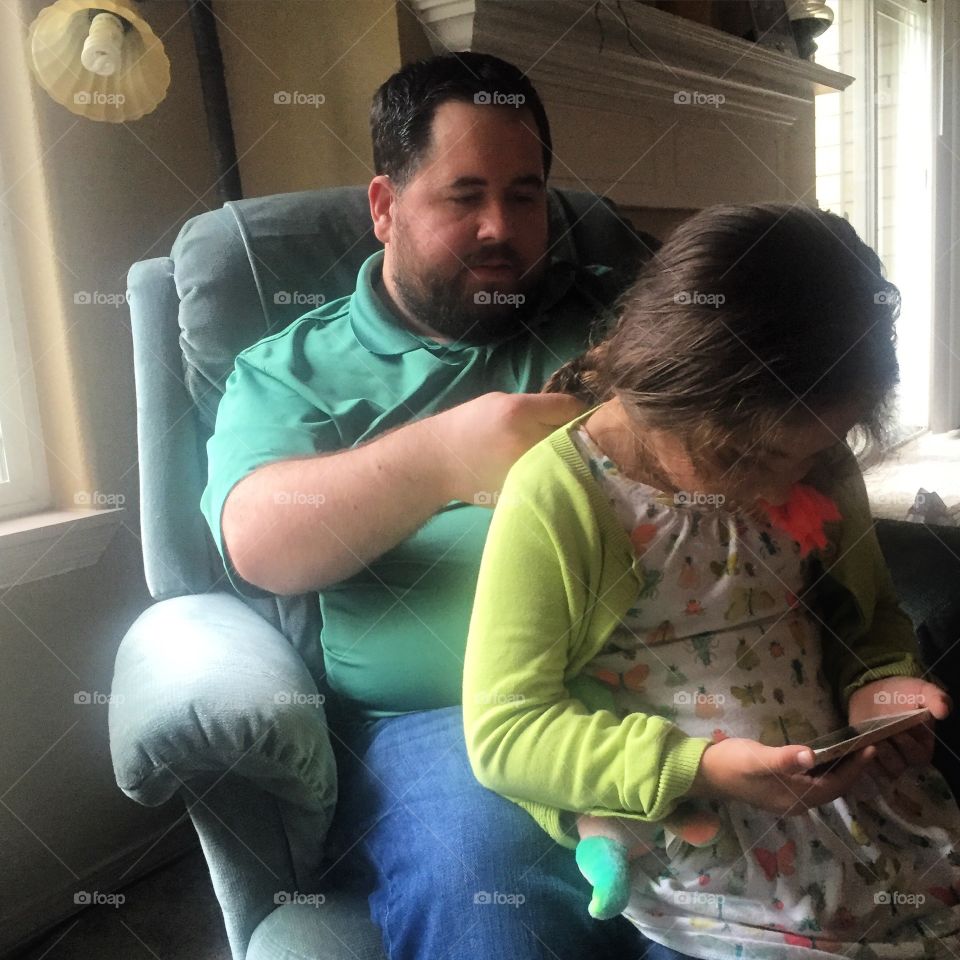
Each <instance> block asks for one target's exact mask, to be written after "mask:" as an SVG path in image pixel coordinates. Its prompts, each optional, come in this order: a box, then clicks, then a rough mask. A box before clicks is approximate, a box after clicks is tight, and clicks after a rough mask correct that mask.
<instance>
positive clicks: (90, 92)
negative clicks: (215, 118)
mask: <svg viewBox="0 0 960 960" xmlns="http://www.w3.org/2000/svg"><path fill="white" fill-rule="evenodd" d="M27 42H28V44H29V52H30V63H31V66H32V67H33V73H34V76H36V78H37V81H38V83H39V84H40V86H42V87H43V89H44V90H46V91H47V93H49V94H50V96H51V97H53V99H54V100H56V101H57V103H59V104H62V105H63V106H64V107H66V108H67V109H68V110H70V111H71V112H72V113H76V114H78V115H79V116H81V117H87V118H88V119H90V120H105V121H108V122H110V123H123V122H124V121H127V120H138V119H139V118H140V117H142V116H143V115H144V114H147V113H150V111H151V110H153V109H154V108H155V107H156V106H157V104H158V103H160V101H161V100H163V98H164V97H165V96H166V93H167V88H168V87H169V85H170V61H169V60H168V59H167V55H166V54H165V53H164V51H163V44H162V43H161V42H160V39H159V38H158V37H157V35H156V34H155V33H154V32H153V30H151V29H150V24H148V23H147V22H146V20H144V19H143V18H142V17H140V16H139V15H138V14H137V13H136V12H135V11H134V10H132V9H131V8H130V7H128V6H127V5H126V4H125V3H121V2H117V0H57V2H56V3H54V4H53V5H52V6H49V7H45V8H44V9H43V10H41V11H40V13H39V14H38V15H37V18H36V20H34V21H33V23H32V24H30V30H29V33H28V41H27Z"/></svg>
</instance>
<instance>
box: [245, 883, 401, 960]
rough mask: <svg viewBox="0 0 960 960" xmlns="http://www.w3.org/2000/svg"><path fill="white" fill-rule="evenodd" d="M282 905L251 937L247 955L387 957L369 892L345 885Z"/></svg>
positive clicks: (323, 959) (253, 959) (255, 959)
mask: <svg viewBox="0 0 960 960" xmlns="http://www.w3.org/2000/svg"><path fill="white" fill-rule="evenodd" d="M322 897H323V899H322V900H314V901H311V900H310V899H309V898H307V897H304V898H302V899H301V901H300V902H293V903H285V904H283V905H282V906H279V907H277V909H276V910H274V911H273V913H271V914H269V916H267V917H266V919H264V920H261V921H260V924H259V926H258V927H257V929H256V930H255V931H254V933H253V936H252V937H251V938H250V946H249V947H248V948H247V956H246V960H386V954H385V953H384V950H383V943H382V940H381V937H380V931H379V930H378V929H377V927H376V925H375V924H374V923H373V922H372V921H371V920H370V910H369V907H368V906H367V895H366V893H364V892H363V890H361V889H360V888H357V887H353V888H349V887H348V888H340V889H337V890H331V891H328V892H327V893H325V894H323V895H322Z"/></svg>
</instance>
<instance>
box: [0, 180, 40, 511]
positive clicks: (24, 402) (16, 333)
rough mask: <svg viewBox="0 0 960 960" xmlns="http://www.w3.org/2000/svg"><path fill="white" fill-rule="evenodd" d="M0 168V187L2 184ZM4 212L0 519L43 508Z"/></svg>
mask: <svg viewBox="0 0 960 960" xmlns="http://www.w3.org/2000/svg"><path fill="white" fill-rule="evenodd" d="M5 182H6V181H5V180H4V179H3V170H2V168H0V183H5ZM10 216H11V214H10V212H9V209H8V207H7V206H6V205H5V204H0V519H2V518H4V517H10V516H15V515H19V514H25V513H30V512H31V511H34V510H42V509H44V508H45V507H47V506H48V505H49V482H48V478H47V468H46V459H45V456H44V446H43V442H42V439H41V433H40V413H39V409H38V406H37V393H36V385H35V383H34V377H33V365H32V361H31V356H30V345H29V342H28V339H27V329H26V323H25V317H24V310H23V300H22V298H21V296H20V284H19V279H18V264H17V256H16V250H15V249H14V244H13V234H12V230H11V224H10Z"/></svg>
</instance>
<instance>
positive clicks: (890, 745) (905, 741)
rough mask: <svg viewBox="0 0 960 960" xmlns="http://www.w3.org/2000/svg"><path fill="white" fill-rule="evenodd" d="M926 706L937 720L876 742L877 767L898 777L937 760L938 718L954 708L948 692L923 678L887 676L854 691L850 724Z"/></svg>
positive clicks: (849, 709)
mask: <svg viewBox="0 0 960 960" xmlns="http://www.w3.org/2000/svg"><path fill="white" fill-rule="evenodd" d="M920 707H926V708H927V709H928V710H929V711H930V714H931V716H932V718H933V719H931V720H928V721H927V722H926V723H921V724H918V725H917V726H915V727H911V728H910V729H909V730H904V732H903V733H897V734H894V736H892V737H888V738H887V739H886V740H881V741H880V742H879V743H877V744H876V748H877V769H878V770H879V771H880V772H881V773H883V774H884V775H886V776H887V777H889V778H890V779H891V780H895V779H896V778H897V777H899V776H900V775H901V774H902V773H903V772H904V770H906V769H907V767H916V766H925V765H926V764H928V763H930V761H931V760H932V759H933V740H934V733H933V726H934V720H943V719H944V717H946V716H947V714H949V713H950V711H951V709H952V708H953V704H952V703H951V702H950V697H949V695H948V694H947V693H945V692H944V691H943V690H941V689H940V687H938V686H936V684H933V683H930V682H929V681H928V680H921V679H920V678H919V677H887V678H886V679H884V680H874V681H873V683H868V684H866V685H865V686H863V687H861V688H860V689H859V690H856V691H854V693H853V694H852V695H851V697H850V700H849V702H848V704H847V715H848V717H849V719H848V721H847V722H848V723H859V722H860V721H862V720H869V719H871V718H872V717H882V716H884V715H885V714H890V713H906V712H907V711H908V710H915V709H918V708H920Z"/></svg>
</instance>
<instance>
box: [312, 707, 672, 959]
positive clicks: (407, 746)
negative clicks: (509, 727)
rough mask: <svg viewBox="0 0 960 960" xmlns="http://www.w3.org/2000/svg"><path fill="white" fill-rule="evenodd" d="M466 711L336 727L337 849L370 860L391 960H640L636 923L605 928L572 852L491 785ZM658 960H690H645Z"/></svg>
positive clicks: (373, 900)
mask: <svg viewBox="0 0 960 960" xmlns="http://www.w3.org/2000/svg"><path fill="white" fill-rule="evenodd" d="M462 723H463V719H462V715H461V711H460V708H459V707H450V708H444V709H440V710H427V711H423V712H419V713H412V714H405V715H403V716H399V717H388V718H385V719H381V720H376V721H373V722H372V723H367V724H364V725H348V724H344V723H335V724H333V725H332V729H331V734H332V739H333V742H334V747H335V750H336V754H337V768H338V773H339V780H340V790H339V799H338V803H337V813H336V817H335V819H334V823H333V825H332V827H331V830H330V845H331V847H332V848H333V849H334V850H343V851H347V850H349V851H350V853H349V856H350V857H351V858H352V859H354V860H356V857H355V856H354V854H355V853H356V852H357V851H356V850H354V849H353V848H354V847H356V848H359V851H360V852H361V853H362V854H363V856H362V858H361V861H362V863H363V866H364V867H365V869H366V880H367V881H368V883H369V888H370V889H372V893H371V894H370V900H369V902H370V913H371V918H372V919H373V921H374V923H375V924H376V925H377V926H378V927H379V928H380V931H381V933H382V935H383V943H384V949H385V951H386V953H387V956H388V957H389V958H390V960H461V958H463V957H470V958H471V960H547V958H549V960H583V958H584V957H590V958H592V960H641V958H642V957H643V956H645V954H644V949H645V947H646V946H647V945H648V944H649V946H650V947H652V948H656V950H658V951H663V950H664V949H665V948H663V947H660V946H659V945H657V944H650V941H648V940H647V939H646V938H645V937H644V936H643V935H642V934H641V933H640V932H639V931H638V930H637V929H636V928H635V927H634V926H633V925H632V924H631V923H630V922H629V921H628V920H626V919H624V918H623V917H617V918H615V919H613V920H605V921H599V920H594V919H593V918H592V917H591V916H590V915H589V914H588V913H587V903H588V901H589V899H590V886H589V884H588V883H587V881H586V880H585V879H584V878H583V876H582V875H581V874H580V871H579V869H578V868H577V865H576V862H575V860H574V856H573V851H572V850H568V849H566V848H565V847H561V846H559V845H558V844H556V843H555V842H554V841H553V840H552V839H551V838H550V837H549V836H548V835H547V834H546V833H545V832H544V831H543V830H542V829H541V828H540V826H539V825H538V824H537V823H536V821H534V819H533V818H532V817H531V816H530V815H529V814H528V813H527V812H526V811H525V810H523V809H521V808H520V807H518V806H517V805H516V804H514V803H513V802H511V801H510V800H506V799H504V798H503V797H500V796H499V795H497V794H495V793H493V792H492V791H490V790H487V789H486V788H485V787H482V786H481V785H480V784H479V783H478V782H477V780H476V778H475V777H474V775H473V771H472V770H471V768H470V764H469V761H468V760H467V754H466V747H465V744H464V737H463V726H462ZM646 956H648V957H649V960H684V958H683V957H681V955H680V954H677V953H674V952H673V951H670V952H669V953H663V952H659V953H649V954H646Z"/></svg>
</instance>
